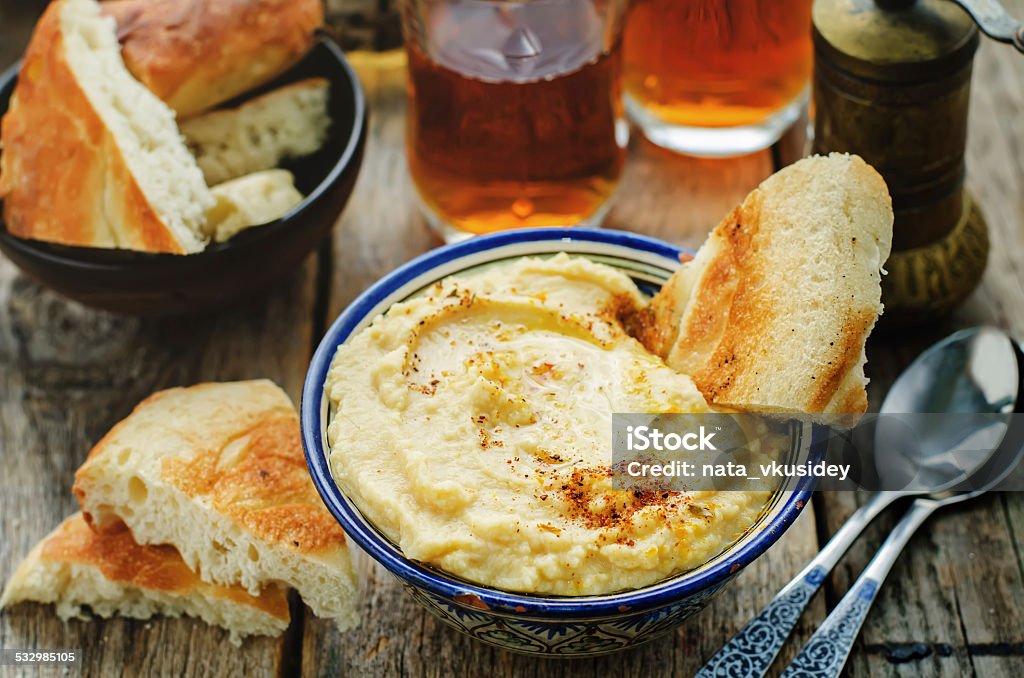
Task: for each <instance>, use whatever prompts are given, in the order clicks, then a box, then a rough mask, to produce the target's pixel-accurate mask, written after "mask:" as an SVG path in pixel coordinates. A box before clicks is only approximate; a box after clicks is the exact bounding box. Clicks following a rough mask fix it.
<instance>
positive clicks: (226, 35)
mask: <svg viewBox="0 0 1024 678" xmlns="http://www.w3.org/2000/svg"><path fill="white" fill-rule="evenodd" d="M103 11H104V13H106V14H108V15H109V16H112V17H114V19H115V20H116V21H117V35H118V38H120V40H121V44H122V46H123V53H124V60H125V62H126V63H127V65H128V70H130V71H131V72H132V74H133V75H134V76H135V77H136V78H138V79H139V80H141V81H142V83H143V84H145V85H146V87H148V88H149V89H150V90H152V91H153V92H154V93H155V94H156V95H157V96H158V97H160V98H161V99H162V100H164V101H165V102H167V104H168V105H169V106H170V107H171V108H173V109H174V110H175V111H177V113H178V115H179V116H180V117H182V118H184V117H187V116H190V115H195V114H196V113H202V112H203V111H207V110H209V109H211V108H213V107H214V106H217V105H218V104H221V103H223V102H225V101H228V100H229V99H233V98H234V97H236V96H238V95H240V94H243V93H245V92H248V91H249V90H251V89H253V88H254V87H258V86H259V85H262V84H264V83H266V82H269V81H270V80H272V79H273V78H275V77H276V76H278V75H279V74H281V73H283V72H284V71H285V70H287V69H288V68H290V67H291V66H292V65H293V64H294V63H295V62H297V61H298V60H299V59H301V58H302V56H303V55H304V54H305V53H306V52H307V51H308V50H309V48H310V47H311V46H312V44H313V39H314V35H315V32H316V29H317V28H319V27H320V26H321V25H322V24H323V19H324V14H323V5H322V3H321V1H320V0H108V1H107V2H104V3H103Z"/></svg>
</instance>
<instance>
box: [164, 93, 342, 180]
mask: <svg viewBox="0 0 1024 678" xmlns="http://www.w3.org/2000/svg"><path fill="white" fill-rule="evenodd" d="M327 95H328V83H327V80H324V79H323V78H310V79H308V80H301V81H299V82H295V83H292V84H290V85H286V86H284V87H281V88H279V89H276V90H273V91H271V92H267V93H266V94H264V95H263V96H259V97H255V98H253V99H250V100H249V101H246V102H245V103H244V104H242V105H240V106H239V107H238V108H232V109H222V110H217V111H213V112H211V113H205V114H203V115H199V116H196V117H194V118H191V119H189V120H185V121H183V122H182V123H181V133H182V134H183V135H184V136H185V142H186V143H187V144H188V147H189V150H191V151H192V154H193V155H194V156H195V157H196V160H197V161H198V163H199V167H200V168H201V169H202V170H203V174H204V175H205V176H206V182H207V183H208V184H209V185H211V186H213V185H215V184H220V183H223V182H225V181H229V180H231V179H235V178H237V177H241V176H243V175H246V174H252V173H253V172H259V171H261V170H267V169H271V168H272V167H277V166H278V164H279V163H280V162H281V161H282V160H283V159H285V158H298V157H301V156H304V155H309V154H310V153H314V152H316V151H317V150H318V149H319V148H320V147H321V146H322V145H323V143H324V140H325V139H326V138H327V128H328V127H329V126H330V124H331V120H330V117H329V116H328V113H327Z"/></svg>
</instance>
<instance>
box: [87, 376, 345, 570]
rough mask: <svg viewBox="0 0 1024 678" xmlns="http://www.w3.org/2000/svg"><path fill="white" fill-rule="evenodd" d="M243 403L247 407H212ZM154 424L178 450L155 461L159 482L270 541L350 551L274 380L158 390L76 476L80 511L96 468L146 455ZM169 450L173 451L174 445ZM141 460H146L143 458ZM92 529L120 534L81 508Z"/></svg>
mask: <svg viewBox="0 0 1024 678" xmlns="http://www.w3.org/2000/svg"><path fill="white" fill-rule="evenodd" d="M240 398H245V402H240V403H236V404H234V405H236V406H232V405H233V404H232V403H229V402H223V405H224V406H222V407H221V408H219V409H215V408H213V407H210V405H211V404H212V403H213V402H215V401H227V400H230V399H240ZM153 426H157V427H158V428H160V429H163V430H164V431H163V432H164V433H166V434H171V435H174V436H177V437H179V439H180V440H181V442H182V443H184V444H182V445H180V446H178V447H176V448H174V451H173V452H172V453H170V454H165V455H164V456H162V457H161V458H160V459H159V465H160V476H161V480H162V481H164V482H166V483H169V484H171V485H173V486H174V487H176V488H177V489H178V490H180V491H181V492H183V493H184V494H185V495H186V496H187V497H188V498H189V499H193V500H197V501H200V502H202V503H203V504H204V505H207V506H209V507H210V508H212V509H213V510H215V511H217V512H218V513H220V514H222V515H224V516H227V517H229V518H230V519H231V520H232V521H234V522H235V523H237V524H239V525H241V526H243V527H244V528H245V529H246V530H248V531H250V532H252V533H253V534H254V535H256V536H257V537H259V538H260V539H263V540H265V541H267V542H270V543H273V544H276V545H278V546H280V547H281V548H286V549H290V550H294V551H298V552H300V553H304V554H314V553H319V552H323V551H329V550H334V549H338V548H344V546H345V533H344V531H343V530H342V529H341V527H340V526H339V525H338V523H337V522H336V521H335V520H334V519H333V518H332V517H331V515H330V514H329V513H328V512H327V509H326V508H325V507H324V505H323V502H322V501H321V500H320V496H319V495H318V494H317V492H316V488H314V487H313V483H312V481H311V480H310V478H309V471H308V470H307V468H306V462H305V457H304V456H303V453H302V442H301V439H300V438H301V434H300V430H299V422H298V415H296V413H295V409H294V408H293V407H292V404H291V401H290V400H289V398H288V396H287V395H285V393H284V392H283V391H282V390H281V389H280V388H278V387H277V386H276V385H275V384H273V383H272V382H269V381H264V380H258V381H250V382H236V383H233V384H217V383H210V384H199V385H197V386H192V387H189V388H173V389H168V390H166V391H160V392H158V393H155V394H153V395H151V396H149V397H148V398H146V399H145V400H143V401H142V402H141V403H139V405H138V406H137V407H136V408H135V410H134V412H132V414H131V415H129V416H128V417H127V418H126V419H124V420H123V421H121V422H119V423H118V424H117V425H116V426H114V428H112V429H111V430H110V432H109V433H107V435H105V436H104V437H103V438H102V439H101V440H100V441H99V442H98V443H96V445H95V447H93V449H92V450H91V451H90V452H89V456H88V458H87V459H86V461H85V463H84V464H82V466H81V468H79V469H78V471H77V472H76V473H75V484H74V487H73V491H74V493H75V495H76V496H78V498H79V502H80V503H81V505H82V506H83V509H84V508H85V507H87V506H89V505H90V504H91V502H90V501H89V497H88V496H87V495H88V488H89V486H90V484H91V483H92V482H95V481H96V480H98V479H97V478H94V477H93V476H95V475H96V473H97V471H96V468H97V464H98V463H102V462H103V461H104V459H103V458H104V457H107V458H109V457H111V456H113V455H115V454H116V453H117V452H118V450H119V449H120V447H121V446H123V445H125V444H129V445H133V446H134V447H137V448H138V454H140V455H141V456H142V457H146V456H147V455H149V454H152V453H151V452H150V451H149V450H147V449H146V446H145V444H146V442H147V441H146V440H145V435H146V432H147V431H148V432H149V433H153V431H152V428H151V427H153ZM168 449H172V448H168ZM136 463H145V462H144V461H139V462H136ZM84 513H85V519H86V521H87V522H88V523H89V524H90V525H92V526H93V528H94V529H102V530H105V529H107V526H108V525H114V526H115V527H116V526H117V525H118V524H119V523H120V522H121V521H120V519H119V518H117V517H116V516H113V515H94V514H92V513H91V512H89V511H87V510H86V511H84Z"/></svg>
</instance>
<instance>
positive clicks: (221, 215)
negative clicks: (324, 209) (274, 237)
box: [205, 169, 302, 242]
mask: <svg viewBox="0 0 1024 678" xmlns="http://www.w3.org/2000/svg"><path fill="white" fill-rule="evenodd" d="M210 192H211V193H213V197H214V198H215V199H216V201H217V202H216V204H214V206H213V208H212V209H211V210H210V211H209V212H207V213H206V226H205V229H206V233H207V235H209V236H210V237H211V238H212V239H213V240H215V241H216V242H224V241H225V240H227V239H228V238H231V237H233V236H235V235H236V234H238V233H239V232H240V231H243V230H245V229H247V228H252V227H253V226H262V225H263V224H268V223H270V222H271V221H274V220H275V219H280V218H281V217H283V216H284V215H285V214H287V213H288V211H289V210H290V209H291V208H293V207H295V206H296V205H298V204H299V203H300V202H302V194H301V193H299V191H298V189H296V188H295V177H293V176H292V173H291V172H289V171H288V170H282V169H272V170H264V171H263V172H256V173H254V174H249V175H246V176H244V177H239V178H238V179H232V180H231V181H228V182H225V183H223V184H219V185H217V186H214V187H213V188H211V189H210Z"/></svg>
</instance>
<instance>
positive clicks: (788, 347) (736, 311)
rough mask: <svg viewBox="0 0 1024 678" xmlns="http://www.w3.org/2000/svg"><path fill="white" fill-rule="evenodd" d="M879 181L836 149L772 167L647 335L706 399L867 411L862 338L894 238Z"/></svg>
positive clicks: (674, 284) (660, 304) (678, 281)
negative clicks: (790, 163)
mask: <svg viewBox="0 0 1024 678" xmlns="http://www.w3.org/2000/svg"><path fill="white" fill-rule="evenodd" d="M892 220H893V213H892V203H891V201H890V198H889V193H888V190H887V188H886V186H885V182H884V181H883V180H882V177H881V176H879V174H878V173H877V172H876V171H875V170H874V169H872V168H871V167H870V166H869V165H868V164H867V163H865V162H864V161H863V160H861V159H860V158H859V157H857V156H853V155H845V154H838V153H832V154H830V155H829V156H828V157H820V156H818V157H812V158H806V159H804V160H801V161H799V162H797V163H795V164H793V165H790V166H789V167H786V168H785V169H783V170H781V171H779V172H777V173H775V174H774V175H772V176H771V177H769V178H768V179H766V180H765V181H764V183H762V184H761V185H760V186H759V187H758V188H756V189H755V190H754V191H753V192H752V193H751V194H750V195H748V196H747V198H746V200H744V201H743V204H742V205H740V206H739V207H737V208H736V209H734V210H733V211H732V213H730V214H729V215H728V216H727V217H726V218H725V220H724V221H722V223H720V224H719V225H718V226H717V227H716V228H715V229H714V231H712V232H711V234H710V236H709V237H708V239H707V241H706V242H705V243H704V245H703V246H702V247H701V248H700V250H699V251H698V252H697V255H696V257H695V258H694V259H693V260H692V261H689V262H687V263H685V264H683V266H682V268H680V269H679V271H678V272H677V273H676V274H675V275H674V276H673V277H672V279H671V280H670V281H669V282H668V283H667V284H666V285H665V286H664V287H663V288H662V290H661V292H659V293H658V294H657V295H656V296H655V298H654V300H653V301H652V305H651V307H652V309H654V315H655V318H656V320H655V322H654V323H652V325H653V326H654V327H657V328H659V329H660V330H661V331H660V332H650V333H648V334H647V336H645V337H644V338H643V341H644V343H645V344H646V345H647V347H648V348H649V349H651V350H652V351H654V352H656V353H659V354H660V355H661V356H662V357H664V358H666V360H667V362H668V364H669V365H670V366H672V367H673V368H675V369H676V370H678V371H680V372H683V373H685V374H689V375H691V376H692V377H693V380H694V382H695V383H696V385H697V387H698V388H699V389H700V391H701V392H702V393H703V394H704V397H705V398H706V399H707V401H708V402H709V403H711V404H712V405H715V406H719V407H726V408H736V409H741V410H746V411H760V412H803V413H826V414H858V413H863V412H864V411H865V409H866V408H867V395H866V392H865V385H866V383H867V380H866V379H865V377H864V362H865V355H864V342H865V340H866V339H867V337H868V334H869V333H870V332H871V329H872V328H873V327H874V324H875V321H876V320H877V318H878V316H879V314H880V313H881V311H882V305H881V301H880V298H881V290H880V280H881V273H880V271H881V269H882V265H883V264H884V263H885V260H886V259H887V258H888V256H889V249H890V246H891V243H892Z"/></svg>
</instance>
